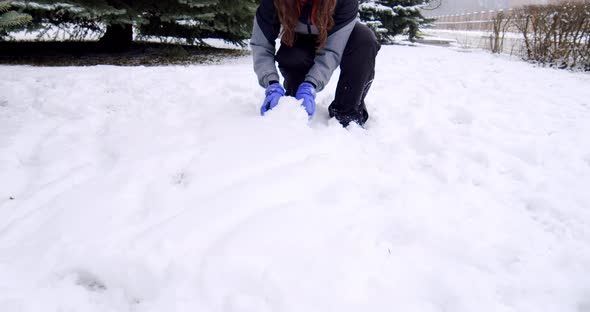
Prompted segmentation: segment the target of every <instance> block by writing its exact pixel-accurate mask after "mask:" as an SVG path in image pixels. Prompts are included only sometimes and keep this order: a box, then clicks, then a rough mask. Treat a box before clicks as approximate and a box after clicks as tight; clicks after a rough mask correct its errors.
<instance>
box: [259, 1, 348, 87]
mask: <svg viewBox="0 0 590 312" xmlns="http://www.w3.org/2000/svg"><path fill="white" fill-rule="evenodd" d="M311 14H312V13H311V8H308V9H304V10H302V13H301V16H300V17H299V24H298V25H297V27H296V28H295V32H297V33H301V34H309V35H314V34H315V35H317V34H318V29H317V28H316V27H315V26H314V25H312V23H311ZM357 15H358V0H338V1H337V3H336V8H335V10H334V23H335V25H334V27H333V28H332V29H330V30H329V32H328V39H327V41H326V45H325V46H324V48H322V49H321V50H319V51H318V52H317V53H316V58H315V64H314V65H313V67H312V68H311V69H310V70H309V73H308V74H307V75H306V76H305V80H306V81H309V82H311V83H313V84H314V85H316V86H317V91H321V90H322V89H323V88H324V86H325V85H326V84H327V83H328V81H329V80H330V77H331V76H332V73H333V72H334V70H335V69H336V68H337V67H338V66H339V65H340V59H341V58H342V53H343V51H344V48H345V47H346V43H347V42H348V37H350V33H351V32H352V29H353V28H354V25H355V24H356V19H357ZM280 30H281V23H280V21H279V18H278V14H277V12H276V9H275V6H274V3H273V0H261V1H260V6H259V7H258V10H257V11H256V18H255V20H254V29H253V31H252V38H251V40H250V46H251V47H252V54H253V56H254V71H255V72H256V75H257V76H258V82H259V83H260V85H261V86H262V87H264V88H266V87H267V86H268V84H269V82H270V81H279V75H278V72H277V68H276V66H275V52H276V51H275V41H276V39H277V37H278V36H279V33H280Z"/></svg>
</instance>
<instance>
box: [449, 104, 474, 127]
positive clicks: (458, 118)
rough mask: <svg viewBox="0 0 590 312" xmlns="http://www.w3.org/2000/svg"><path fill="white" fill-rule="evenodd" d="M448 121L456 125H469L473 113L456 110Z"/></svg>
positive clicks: (460, 109) (461, 109)
mask: <svg viewBox="0 0 590 312" xmlns="http://www.w3.org/2000/svg"><path fill="white" fill-rule="evenodd" d="M449 120H450V121H451V122H452V123H455V124H458V125H470V124H471V123H472V122H473V113H471V112H470V111H468V110H466V109H463V108H456V109H454V110H453V112H452V114H451V117H450V118H449Z"/></svg>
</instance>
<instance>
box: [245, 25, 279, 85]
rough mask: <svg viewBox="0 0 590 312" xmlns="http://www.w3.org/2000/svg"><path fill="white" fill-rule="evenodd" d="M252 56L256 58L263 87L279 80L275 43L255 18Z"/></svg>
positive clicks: (257, 72)
mask: <svg viewBox="0 0 590 312" xmlns="http://www.w3.org/2000/svg"><path fill="white" fill-rule="evenodd" d="M250 47H251V48H252V56H253V58H254V72H256V76H258V83H259V84H260V86H262V87H263V88H266V87H268V85H269V82H270V81H273V80H274V81H279V74H278V72H277V67H276V65H275V45H274V42H272V43H271V42H270V41H269V40H268V39H267V38H266V36H264V33H263V32H262V29H260V26H259V25H258V21H257V20H256V18H254V29H253V30H252V38H251V39H250Z"/></svg>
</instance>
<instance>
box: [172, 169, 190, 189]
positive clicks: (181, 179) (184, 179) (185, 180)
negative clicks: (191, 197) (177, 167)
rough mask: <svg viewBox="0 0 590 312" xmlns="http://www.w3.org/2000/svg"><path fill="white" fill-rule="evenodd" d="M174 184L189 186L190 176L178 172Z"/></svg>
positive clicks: (173, 180)
mask: <svg viewBox="0 0 590 312" xmlns="http://www.w3.org/2000/svg"><path fill="white" fill-rule="evenodd" d="M172 184H174V185H176V186H187V185H189V184H190V174H189V173H187V172H184V171H181V172H177V173H176V174H174V175H173V176H172Z"/></svg>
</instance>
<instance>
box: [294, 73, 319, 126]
mask: <svg viewBox="0 0 590 312" xmlns="http://www.w3.org/2000/svg"><path fill="white" fill-rule="evenodd" d="M295 98H297V99H298V100H303V103H301V105H302V106H303V107H305V110H306V111H307V115H308V116H309V118H310V119H311V117H313V114H314V113H315V86H314V85H312V84H311V83H309V82H304V83H302V84H301V85H300V86H299V88H298V89H297V94H295Z"/></svg>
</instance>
